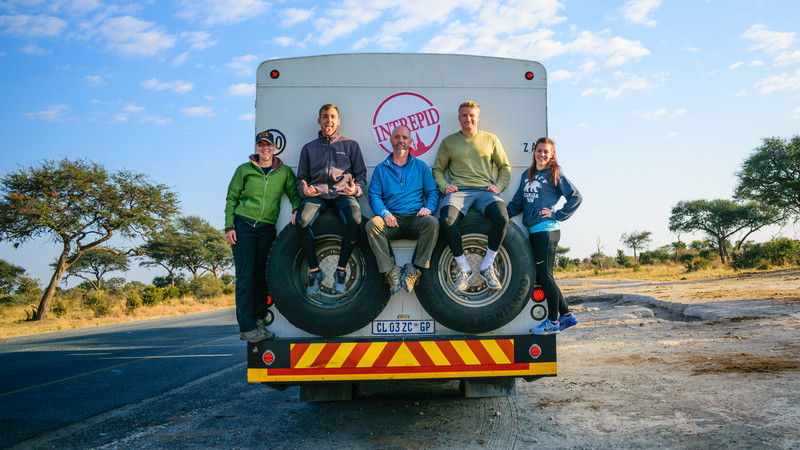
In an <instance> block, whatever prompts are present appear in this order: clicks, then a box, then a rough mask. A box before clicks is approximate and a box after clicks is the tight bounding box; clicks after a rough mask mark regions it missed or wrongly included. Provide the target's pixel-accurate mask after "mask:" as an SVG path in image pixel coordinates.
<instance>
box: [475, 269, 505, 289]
mask: <svg viewBox="0 0 800 450" xmlns="http://www.w3.org/2000/svg"><path fill="white" fill-rule="evenodd" d="M478 274H480V276H481V278H483V279H484V281H486V287H488V288H489V289H502V288H503V285H502V284H500V279H499V278H498V276H497V269H495V268H494V266H493V265H492V266H489V267H487V268H486V270H481V271H479V272H478Z"/></svg>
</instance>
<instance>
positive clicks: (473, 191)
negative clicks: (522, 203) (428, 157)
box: [432, 101, 511, 291]
mask: <svg viewBox="0 0 800 450" xmlns="http://www.w3.org/2000/svg"><path fill="white" fill-rule="evenodd" d="M480 118H481V107H480V106H478V104H477V103H475V102H472V101H467V102H464V103H462V104H461V105H460V106H459V108H458V122H459V124H460V125H461V130H460V131H458V132H457V133H453V134H451V135H450V136H447V137H446V138H444V140H443V141H442V143H441V145H439V150H438V153H437V154H436V161H435V162H434V164H433V168H432V172H433V178H434V179H435V180H436V185H437V186H438V188H439V190H440V191H441V192H442V193H443V194H444V195H445V196H444V199H442V205H441V210H440V213H439V214H440V221H441V228H442V230H443V231H444V234H445V237H446V238H447V244H448V246H449V247H450V251H452V252H453V257H454V258H455V260H456V262H457V263H458V266H459V269H460V270H459V271H458V273H457V274H456V279H455V280H454V282H453V290H454V291H463V290H465V289H467V287H468V286H469V278H470V277H471V276H472V273H473V271H472V267H471V266H470V264H469V261H468V260H467V258H466V256H465V255H464V249H463V244H462V240H461V231H460V230H459V229H458V222H459V220H461V218H463V217H464V216H465V215H466V214H467V211H468V210H469V208H473V209H476V210H478V211H479V212H480V213H481V214H483V215H484V216H486V217H487V218H488V219H489V220H490V221H491V223H492V225H491V228H490V231H489V235H488V241H489V242H488V247H487V249H486V254H485V256H484V258H483V262H482V263H481V265H480V268H479V270H478V274H479V275H480V276H481V277H482V278H483V279H484V280H485V281H486V285H487V287H489V289H502V287H503V286H502V284H501V283H500V280H499V277H498V273H497V270H496V269H495V268H494V258H495V255H496V254H497V251H498V250H499V249H500V244H501V243H502V242H503V238H504V237H505V235H506V227H507V226H508V212H507V211H506V204H505V202H503V199H502V198H500V193H501V192H503V191H504V190H505V189H506V187H508V182H509V179H510V177H511V165H510V164H509V163H508V157H507V156H506V152H505V150H504V149H503V144H501V143H500V140H499V139H498V138H497V136H495V135H493V134H491V133H487V132H486V131H483V130H479V129H478V121H479V120H480ZM495 167H497V180H495V179H494V177H493V172H494V168H495ZM446 170H447V171H449V173H450V180H449V181H448V180H447V179H446V178H445V171H446Z"/></svg>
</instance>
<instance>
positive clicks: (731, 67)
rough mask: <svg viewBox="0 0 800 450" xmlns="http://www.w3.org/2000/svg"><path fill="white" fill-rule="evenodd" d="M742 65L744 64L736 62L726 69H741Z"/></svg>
mask: <svg viewBox="0 0 800 450" xmlns="http://www.w3.org/2000/svg"><path fill="white" fill-rule="evenodd" d="M743 65H744V63H743V62H742V61H736V62H735V63H733V64H731V65H730V66H728V68H729V69H738V68H739V67H742V66H743Z"/></svg>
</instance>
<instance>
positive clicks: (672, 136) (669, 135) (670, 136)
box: [664, 131, 678, 139]
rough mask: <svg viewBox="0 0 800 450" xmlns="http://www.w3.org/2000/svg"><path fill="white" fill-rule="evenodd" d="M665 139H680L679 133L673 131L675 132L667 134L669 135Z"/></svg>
mask: <svg viewBox="0 0 800 450" xmlns="http://www.w3.org/2000/svg"><path fill="white" fill-rule="evenodd" d="M664 137H665V138H667V139H675V138H677V137H678V133H676V132H674V131H673V132H671V133H667V135H666V136H664Z"/></svg>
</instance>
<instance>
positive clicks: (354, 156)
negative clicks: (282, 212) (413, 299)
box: [292, 104, 367, 296]
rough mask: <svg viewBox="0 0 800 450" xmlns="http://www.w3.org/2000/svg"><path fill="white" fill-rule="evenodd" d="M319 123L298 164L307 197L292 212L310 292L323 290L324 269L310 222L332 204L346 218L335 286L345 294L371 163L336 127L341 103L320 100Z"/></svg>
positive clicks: (299, 187) (302, 191) (299, 179)
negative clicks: (318, 258) (316, 134)
mask: <svg viewBox="0 0 800 450" xmlns="http://www.w3.org/2000/svg"><path fill="white" fill-rule="evenodd" d="M317 123H319V126H320V128H321V130H320V131H319V136H318V137H317V139H314V140H313V141H311V142H309V143H308V144H306V145H304V146H303V149H302V150H301V151H300V162H299V163H298V167H297V190H298V191H299V192H300V196H301V197H302V198H303V202H302V203H301V204H300V208H299V209H298V210H297V213H296V214H295V215H294V216H293V217H292V223H293V224H294V225H296V226H297V228H298V234H299V235H300V246H301V247H302V249H303V254H304V255H305V257H306V260H307V261H308V269H309V273H308V287H307V289H306V293H307V294H308V295H309V296H311V295H315V294H316V293H318V292H319V289H320V283H321V282H322V280H323V279H324V278H325V274H324V273H322V271H321V270H320V269H319V261H318V260H317V254H316V251H315V249H314V233H313V232H312V230H311V225H312V224H313V223H314V221H315V220H316V219H317V217H318V216H319V213H321V212H323V211H325V210H326V209H327V208H332V209H333V211H334V212H335V213H337V214H338V215H339V216H340V217H342V218H343V219H344V231H343V233H342V249H341V252H340V253H339V261H338V264H337V267H336V270H335V272H334V275H333V278H334V279H333V281H334V282H333V290H334V292H335V293H337V294H342V293H344V292H345V291H346V290H347V285H346V280H347V261H348V260H349V259H350V255H351V254H352V253H353V248H354V247H355V243H356V240H357V239H358V228H359V225H360V224H361V207H360V206H359V204H358V200H357V198H358V197H360V196H361V194H363V192H364V189H365V188H366V186H367V167H366V165H365V164H364V157H363V155H362V154H361V147H359V145H358V142H356V141H354V140H352V139H348V138H346V137H344V136H342V135H340V134H339V133H338V128H339V124H340V123H341V120H340V119H339V108H337V107H336V105H330V104H327V105H322V108H320V110H319V118H318V119H317Z"/></svg>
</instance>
